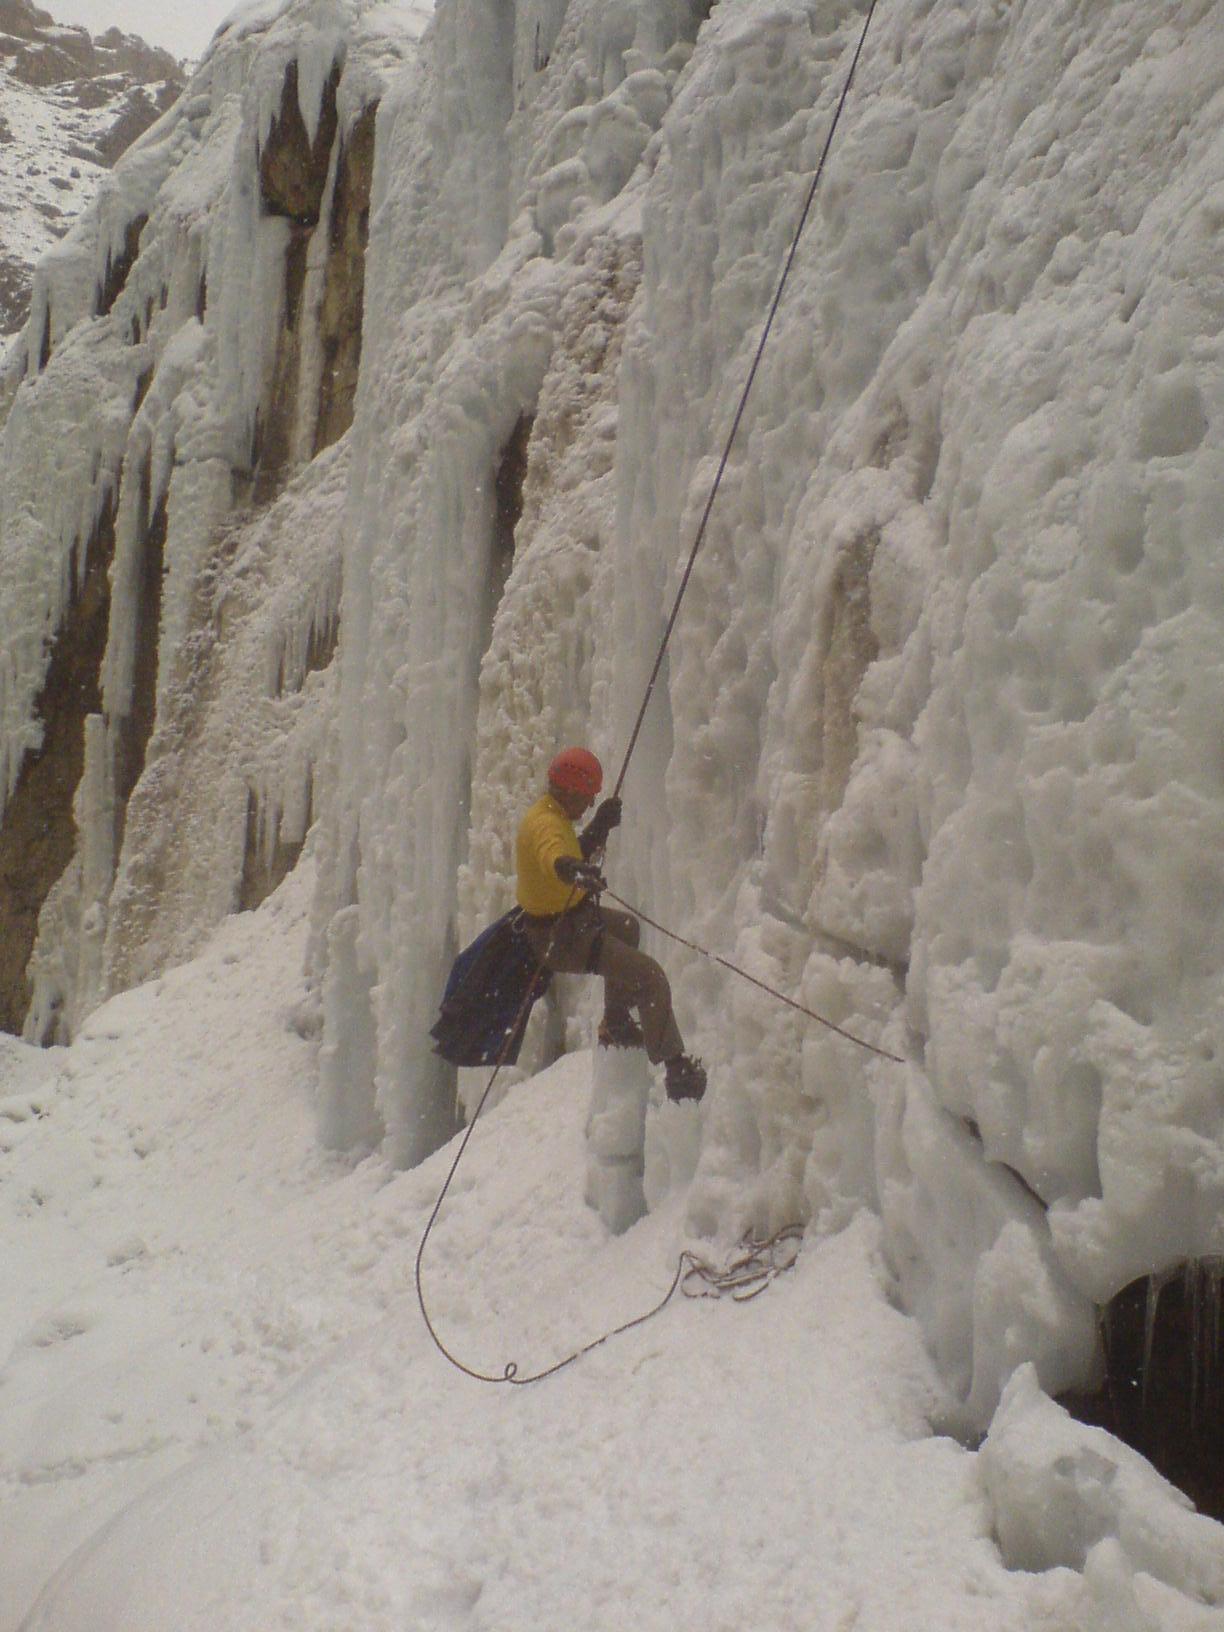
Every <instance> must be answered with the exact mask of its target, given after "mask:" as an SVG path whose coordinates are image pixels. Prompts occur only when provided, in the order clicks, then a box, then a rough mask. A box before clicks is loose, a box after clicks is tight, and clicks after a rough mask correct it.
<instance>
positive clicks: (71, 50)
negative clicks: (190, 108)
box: [0, 0, 184, 334]
mask: <svg viewBox="0 0 1224 1632" xmlns="http://www.w3.org/2000/svg"><path fill="white" fill-rule="evenodd" d="M183 83H184V80H183V72H182V69H181V67H180V65H179V64H178V63H177V62H175V60H174V58H173V57H171V56H170V55H169V53H168V52H165V51H159V50H156V49H155V48H154V47H152V46H149V45H146V44H145V42H144V41H143V40H140V39H137V38H136V36H135V35H132V34H124V33H122V32H121V31H120V30H119V29H110V30H108V31H107V33H105V34H103V35H100V36H99V37H98V38H96V39H93V38H91V37H90V35H89V34H88V33H87V32H86V31H85V30H84V29H82V28H69V27H64V26H62V25H60V24H57V23H56V22H55V21H54V20H53V19H52V17H51V16H50V14H49V13H48V12H45V11H42V10H40V9H39V7H37V6H35V5H33V4H31V0H3V3H0V200H3V204H4V209H3V214H2V216H0V334H11V333H14V332H15V331H16V330H18V329H19V328H20V327H21V326H22V324H23V323H24V321H25V318H26V313H27V311H28V310H29V300H30V286H31V283H32V281H33V271H34V264H35V262H36V261H37V260H38V258H39V257H40V256H41V255H42V254H44V253H45V252H46V250H47V249H49V248H50V246H51V245H52V244H53V243H54V242H55V240H56V239H57V238H60V237H62V236H63V234H64V233H65V232H66V231H67V229H68V227H69V225H70V224H71V222H72V221H73V219H74V218H75V217H76V216H77V215H78V214H79V213H80V211H81V209H82V207H83V206H84V205H85V204H86V203H87V202H88V201H89V200H90V199H91V198H92V197H93V195H94V193H95V191H96V190H97V186H98V181H99V178H100V177H101V175H102V174H103V172H104V171H105V170H106V169H108V168H109V167H110V166H111V165H113V164H114V162H115V160H116V159H117V158H118V157H119V156H120V154H121V153H123V152H124V151H125V150H126V149H127V148H128V147H130V146H131V144H132V143H133V142H134V141H135V140H136V138H137V137H138V136H139V135H140V134H141V133H142V132H143V131H145V130H147V129H148V127H149V126H150V125H151V124H152V123H153V122H154V120H155V119H157V118H158V117H159V115H160V114H161V113H163V112H164V111H165V110H166V108H168V107H169V106H170V104H171V103H172V102H173V101H174V99H175V97H177V96H178V94H179V92H180V91H181V90H182V88H183Z"/></svg>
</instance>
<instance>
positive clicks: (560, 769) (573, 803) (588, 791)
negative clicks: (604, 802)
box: [548, 748, 603, 821]
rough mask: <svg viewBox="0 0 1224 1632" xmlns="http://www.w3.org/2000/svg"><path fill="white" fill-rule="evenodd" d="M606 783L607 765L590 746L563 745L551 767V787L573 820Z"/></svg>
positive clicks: (549, 789) (549, 779)
mask: <svg viewBox="0 0 1224 1632" xmlns="http://www.w3.org/2000/svg"><path fill="white" fill-rule="evenodd" d="M602 787H603V766H602V765H601V764H600V763H599V761H598V760H597V759H596V758H595V755H594V754H593V753H592V752H591V750H590V749H589V748H563V749H562V750H561V752H560V753H559V754H558V755H557V756H556V758H555V759H554V760H553V762H552V764H551V765H550V766H549V767H548V791H549V792H550V793H551V794H552V796H553V798H554V799H555V800H556V801H557V803H558V804H559V805H560V806H561V809H562V810H563V811H564V812H565V814H566V815H567V816H568V817H569V818H570V820H571V821H574V820H576V819H577V818H578V817H579V816H581V815H582V814H583V812H584V811H585V810H587V809H588V808H589V806H590V804H591V801H592V800H593V799H594V798H595V795H596V794H597V793H598V792H599V790H600V788H602Z"/></svg>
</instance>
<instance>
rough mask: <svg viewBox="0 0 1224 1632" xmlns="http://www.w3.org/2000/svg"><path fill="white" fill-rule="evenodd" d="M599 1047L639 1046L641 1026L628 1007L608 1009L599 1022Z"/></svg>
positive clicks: (640, 1043) (640, 1042)
mask: <svg viewBox="0 0 1224 1632" xmlns="http://www.w3.org/2000/svg"><path fill="white" fill-rule="evenodd" d="M599 1046H600V1048H641V1046H642V1028H641V1026H639V1025H638V1023H637V1021H636V1020H635V1019H634V1018H633V1016H632V1015H631V1014H630V1013H629V1010H628V1009H608V1010H607V1011H606V1012H605V1014H604V1017H603V1019H602V1020H601V1021H600V1022H599Z"/></svg>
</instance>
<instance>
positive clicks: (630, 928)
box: [603, 907, 642, 948]
mask: <svg viewBox="0 0 1224 1632" xmlns="http://www.w3.org/2000/svg"><path fill="white" fill-rule="evenodd" d="M603 918H604V927H605V928H606V929H607V931H608V933H609V934H610V935H614V936H615V937H616V939H617V940H618V941H623V942H624V944H625V945H626V946H632V947H634V948H636V947H637V945H638V943H639V941H640V940H641V939H642V926H641V924H639V923H638V921H637V919H636V918H634V917H633V916H632V914H630V913H628V912H612V911H610V910H609V909H608V908H607V907H605V908H604V909H603Z"/></svg>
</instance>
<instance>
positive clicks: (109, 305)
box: [97, 210, 149, 327]
mask: <svg viewBox="0 0 1224 1632" xmlns="http://www.w3.org/2000/svg"><path fill="white" fill-rule="evenodd" d="M148 224H149V217H148V215H147V214H146V213H145V212H144V211H143V210H142V211H141V212H140V213H139V214H137V215H134V216H133V217H132V218H131V220H130V221H128V222H127V224H126V225H125V226H124V229H123V248H122V250H120V252H119V253H118V254H117V255H114V256H112V253H111V251H110V250H109V249H108V250H107V252H106V271H105V273H104V274H103V277H102V282H101V284H100V285H99V287H98V306H97V310H98V315H99V317H105V316H106V314H107V313H108V312H110V311H111V310H112V309H113V307H114V304H115V302H116V301H117V300H118V298H119V296H120V294H121V292H122V290H123V286H124V284H125V283H126V282H127V279H128V273H129V272H130V271H131V270H132V267H133V265H134V264H135V261H136V257H137V255H138V254H139V253H140V235H141V233H142V232H143V231H144V229H145V228H146V227H147V226H148ZM147 326H148V325H147V322H146V327H147Z"/></svg>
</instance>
